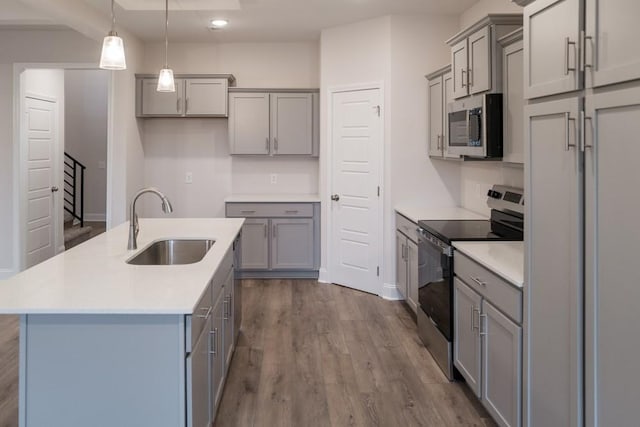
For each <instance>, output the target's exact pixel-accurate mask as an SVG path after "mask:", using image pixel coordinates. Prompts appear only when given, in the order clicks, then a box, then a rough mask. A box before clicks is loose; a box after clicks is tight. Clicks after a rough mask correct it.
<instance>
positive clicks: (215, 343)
mask: <svg viewBox="0 0 640 427" xmlns="http://www.w3.org/2000/svg"><path fill="white" fill-rule="evenodd" d="M211 338H213V341H211ZM209 346H210V347H211V350H209V354H212V355H214V356H215V355H216V354H218V328H213V331H209Z"/></svg>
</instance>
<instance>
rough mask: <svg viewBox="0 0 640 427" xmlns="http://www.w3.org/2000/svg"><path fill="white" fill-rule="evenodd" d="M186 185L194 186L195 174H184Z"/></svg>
mask: <svg viewBox="0 0 640 427" xmlns="http://www.w3.org/2000/svg"><path fill="white" fill-rule="evenodd" d="M184 183H185V184H192V183H193V173H192V172H186V173H185V174H184Z"/></svg>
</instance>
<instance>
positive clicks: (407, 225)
mask: <svg viewBox="0 0 640 427" xmlns="http://www.w3.org/2000/svg"><path fill="white" fill-rule="evenodd" d="M396 229H397V230H399V231H400V232H401V233H402V234H404V235H405V236H407V237H408V238H409V239H411V240H413V241H414V242H415V243H418V234H419V233H418V224H416V223H415V222H413V221H411V220H410V219H408V218H406V217H404V216H402V215H400V214H398V213H397V214H396Z"/></svg>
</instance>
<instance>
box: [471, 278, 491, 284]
mask: <svg viewBox="0 0 640 427" xmlns="http://www.w3.org/2000/svg"><path fill="white" fill-rule="evenodd" d="M471 280H473V281H474V282H476V283H477V284H478V285H480V286H487V283H486V282H483V281H482V280H480V279H478V278H477V277H471Z"/></svg>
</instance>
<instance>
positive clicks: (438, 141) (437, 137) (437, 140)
mask: <svg viewBox="0 0 640 427" xmlns="http://www.w3.org/2000/svg"><path fill="white" fill-rule="evenodd" d="M439 149H440V135H436V150H439Z"/></svg>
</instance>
